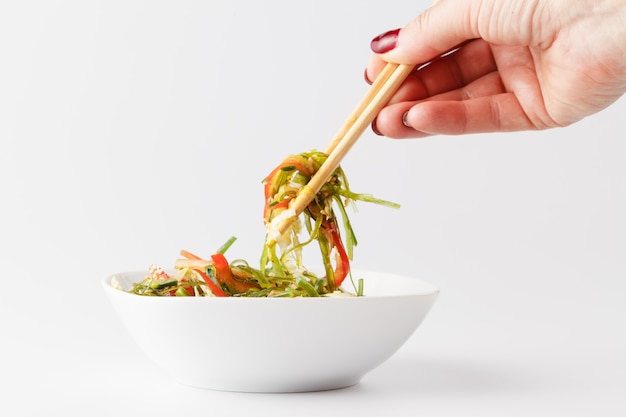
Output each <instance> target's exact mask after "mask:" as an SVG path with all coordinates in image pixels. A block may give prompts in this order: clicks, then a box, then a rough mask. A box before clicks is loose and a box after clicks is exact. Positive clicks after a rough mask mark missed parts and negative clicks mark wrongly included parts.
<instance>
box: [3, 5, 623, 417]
mask: <svg viewBox="0 0 626 417" xmlns="http://www.w3.org/2000/svg"><path fill="white" fill-rule="evenodd" d="M0 4H1V5H0V141H1V142H0V143H1V148H0V187H1V188H0V193H1V194H0V195H1V198H2V200H1V201H2V204H1V205H0V267H1V268H0V270H1V271H2V285H1V288H2V292H3V294H2V296H1V299H0V320H1V324H2V327H1V332H2V336H1V344H0V350H1V352H0V353H1V355H0V366H1V369H0V398H1V401H0V407H4V408H5V409H6V410H9V412H8V413H6V414H5V413H4V412H2V414H3V415H11V416H38V415H46V416H47V415H51V414H52V413H54V412H59V413H61V412H64V413H67V414H74V413H75V414H77V415H78V414H80V415H85V414H86V413H88V415H93V416H105V415H116V416H121V415H144V414H145V415H148V414H151V415H183V414H184V415H189V416H191V415H208V414H210V413H213V412H218V414H217V415H220V416H231V415H232V416H240V415H251V413H254V415H272V416H279V415H294V413H295V415H319V414H320V413H336V414H337V415H341V414H344V415H345V414H346V413H348V414H349V415H373V416H374V415H376V416H378V415H396V416H397V415H428V416H459V415H463V416H474V415H476V416H478V415H480V416H485V415H506V416H528V415H533V416H590V415H594V416H623V415H625V414H626V395H625V394H626V355H625V354H624V352H626V339H625V338H624V332H625V331H624V329H625V325H626V302H625V299H626V279H625V278H626V259H625V256H624V255H625V254H626V220H625V216H624V213H626V118H625V115H626V101H625V99H624V98H622V99H621V100H620V101H618V102H617V103H616V104H615V105H613V106H612V107H610V108H609V109H607V110H606V111H604V112H602V113H600V114H597V115H594V116H591V117H589V118H587V119H585V120H583V121H582V122H580V123H578V124H576V125H574V126H571V127H568V128H563V129H557V130H550V131H543V132H530V133H516V134H492V135H475V136H465V137H436V138H429V139H422V140H407V141H393V140H389V139H385V138H381V137H378V136H376V135H374V134H373V133H372V132H370V131H368V132H366V133H365V134H364V135H363V137H362V138H361V139H360V141H359V142H358V143H357V144H356V145H355V147H354V148H353V150H352V152H351V153H350V154H349V155H348V156H347V157H346V159H345V161H344V163H343V166H344V169H345V170H346V172H347V175H348V178H349V179H350V180H351V186H352V188H353V189H354V190H355V191H357V192H368V193H372V194H374V195H376V196H378V197H381V198H385V199H389V200H393V201H396V202H398V203H400V204H402V208H401V209H400V210H399V211H395V210H391V209H386V208H382V207H379V206H369V205H364V204H360V205H359V206H358V207H359V211H358V213H354V214H352V221H353V224H354V227H355V230H356V232H357V237H358V238H359V243H360V244H359V246H358V247H357V250H356V254H355V259H354V266H355V267H357V268H359V269H375V270H388V271H392V272H396V273H402V274H409V275H414V276H417V277H420V278H422V279H424V280H427V281H430V282H432V283H433V284H435V285H437V286H438V287H439V288H440V289H441V294H440V297H439V299H438V301H437V303H436V304H435V307H434V308H433V310H432V312H431V314H430V315H429V316H428V317H427V319H426V320H425V322H424V323H423V325H422V326H421V327H420V328H419V329H418V331H417V332H416V333H415V334H414V336H413V337H412V338H411V339H410V340H409V342H407V344H406V345H405V346H403V347H402V349H401V350H400V351H399V352H398V353H397V354H396V355H395V356H394V357H393V358H392V359H390V360H389V361H388V362H386V363H385V364H383V365H382V366H380V367H379V368H377V369H376V370H374V371H372V372H371V373H369V374H368V375H366V377H365V378H364V379H363V380H362V381H361V383H360V384H358V385H356V386H355V387H352V388H349V389H344V390H338V391H331V392H323V393H310V394H289V395H260V394H237V393H220V392H212V391H204V390H199V389H194V388H189V387H185V386H182V385H180V384H178V383H176V382H174V381H172V380H171V379H170V378H169V376H168V375H164V374H163V373H161V371H160V370H159V369H156V368H155V367H154V366H153V364H152V363H151V362H148V361H147V359H145V358H144V357H143V355H142V353H141V352H140V351H139V350H138V348H137V347H136V346H135V345H134V342H133V341H132V339H131V338H130V336H129V335H128V334H127V333H126V331H125V329H124V328H123V327H122V324H121V322H120V321H119V320H118V319H117V317H115V316H114V313H113V310H112V308H111V306H110V305H109V303H108V301H107V300H106V298H105V297H104V292H103V291H102V288H101V280H102V279H103V278H104V277H105V276H107V275H109V274H112V273H115V272H118V271H123V270H129V269H142V268H147V266H148V265H149V264H151V263H153V262H156V263H159V264H162V265H164V266H169V265H170V263H171V262H173V261H174V259H175V258H176V257H177V256H178V252H179V250H180V249H183V248H184V249H188V250H190V251H193V252H198V253H203V254H208V253H210V252H211V251H212V250H214V249H216V248H217V247H219V246H220V245H221V244H222V243H223V242H224V241H225V240H226V239H227V238H228V237H229V236H231V235H235V236H237V237H238V240H237V242H236V244H235V245H234V246H233V247H232V248H231V249H230V251H229V252H230V253H232V254H233V256H237V257H242V258H247V259H249V260H251V261H254V260H255V259H257V258H258V256H259V254H260V249H261V245H262V242H263V238H264V231H263V225H262V221H261V217H262V188H261V180H262V179H263V177H264V176H265V175H266V174H267V173H268V172H269V171H270V170H271V169H272V168H273V167H274V166H275V165H276V164H277V163H278V162H280V160H282V158H283V157H285V156H287V155H288V154H290V153H299V152H301V151H305V150H309V149H313V148H317V149H322V148H324V146H325V145H326V143H327V142H328V141H329V140H330V138H331V137H332V135H333V134H334V133H335V131H336V130H337V129H338V128H339V126H340V125H341V124H342V123H343V121H344V119H345V118H346V117H347V116H348V114H349V113H350V112H351V111H352V108H353V107H354V106H355V105H356V103H357V102H358V101H359V100H360V99H361V97H362V95H363V94H364V93H365V91H366V89H367V85H366V84H365V82H364V81H363V71H364V69H365V65H366V62H367V59H368V58H369V56H370V51H369V41H370V39H371V38H373V37H374V36H376V35H378V34H379V33H381V32H384V31H386V30H388V29H392V28H395V27H399V26H401V25H403V24H404V23H406V22H407V21H408V20H409V19H411V18H412V17H413V16H415V15H417V14H418V13H419V12H420V11H421V10H423V9H424V8H425V7H427V6H428V4H429V2H428V1H419V0H413V1H408V0H392V1H380V0H379V1H364V0H336V1H315V2H314V1H309V2H294V1H291V2H290V1H279V0H273V1H263V2H261V1H253V0H235V1H229V2H226V1H220V0H218V1H212V2H207V1H147V0H146V1H138V0H130V1H100V2H98V1H3V2H2V3H0ZM572 88H578V87H577V86H575V85H573V86H572ZM174 354H175V353H174Z"/></svg>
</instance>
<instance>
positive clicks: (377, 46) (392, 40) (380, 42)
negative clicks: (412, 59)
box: [370, 29, 400, 54]
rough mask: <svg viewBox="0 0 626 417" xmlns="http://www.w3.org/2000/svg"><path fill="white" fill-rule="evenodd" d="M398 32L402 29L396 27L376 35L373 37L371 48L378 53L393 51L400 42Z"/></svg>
mask: <svg viewBox="0 0 626 417" xmlns="http://www.w3.org/2000/svg"><path fill="white" fill-rule="evenodd" d="M398 33H400V29H394V30H390V31H389V32H385V33H383V34H382V35H378V36H376V37H375V38H374V39H372V42H371V43H370V48H372V51H374V53H376V54H384V53H385V52H389V51H391V50H392V49H393V48H395V47H396V45H397V44H398Z"/></svg>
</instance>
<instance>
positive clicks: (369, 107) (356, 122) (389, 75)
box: [268, 63, 415, 244]
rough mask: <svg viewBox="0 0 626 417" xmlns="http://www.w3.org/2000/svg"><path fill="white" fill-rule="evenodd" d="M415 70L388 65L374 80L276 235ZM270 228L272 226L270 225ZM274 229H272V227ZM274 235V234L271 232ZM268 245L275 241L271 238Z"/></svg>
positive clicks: (299, 193)
mask: <svg viewBox="0 0 626 417" xmlns="http://www.w3.org/2000/svg"><path fill="white" fill-rule="evenodd" d="M414 69H415V66H414V65H406V64H394V63H387V65H386V66H385V67H384V68H383V70H382V71H381V72H380V74H379V75H378V77H376V80H374V82H373V83H372V85H371V87H370V88H369V90H368V91H367V93H366V94H365V97H363V99H362V100H361V102H359V104H358V105H357V107H356V108H355V109H354V111H353V112H352V114H351V115H350V116H349V117H348V119H347V120H346V122H345V123H344V125H343V126H342V127H341V129H340V130H339V132H337V134H336V135H335V137H334V138H333V140H332V141H331V142H330V143H329V144H328V146H327V148H326V150H325V153H326V154H328V158H327V159H326V161H324V163H323V164H322V166H321V167H320V169H319V170H318V171H317V172H316V173H315V175H313V177H311V180H310V181H309V182H308V183H307V184H306V185H305V186H304V187H303V188H302V189H301V190H300V191H299V192H298V195H297V196H296V198H295V199H294V200H293V201H292V202H291V205H290V206H289V208H290V209H292V210H293V212H292V215H291V216H290V217H287V218H282V219H280V220H279V223H278V224H277V225H276V228H275V229H274V230H275V231H276V232H277V233H279V236H282V234H283V233H285V231H286V230H287V229H288V228H289V226H290V225H291V224H292V223H293V222H294V221H295V220H296V219H297V218H298V216H299V215H300V214H301V213H302V212H303V211H304V209H306V207H307V206H308V205H309V204H310V203H311V201H313V199H314V198H315V195H316V194H317V193H318V192H319V190H320V189H321V188H322V186H323V185H324V184H325V183H326V182H327V181H328V179H329V178H330V177H331V175H332V174H333V172H334V171H335V169H337V167H338V166H339V164H340V162H341V160H342V159H343V158H344V157H345V156H346V154H347V153H348V151H349V150H350V148H352V145H354V144H355V143H356V141H357V140H358V139H359V137H360V136H361V135H362V134H363V132H364V131H365V129H367V127H368V126H369V125H370V124H371V123H372V121H373V120H374V118H376V115H377V114H378V112H379V111H380V110H381V109H382V108H383V107H384V106H385V104H387V102H388V101H389V99H390V98H391V96H392V95H393V93H395V92H396V90H397V89H398V88H399V87H400V85H401V84H402V82H403V81H404V80H405V79H406V77H407V76H408V75H409V74H410V73H411V71H413V70H414ZM272 226H273V225H272ZM272 229H273V227H272ZM273 234H274V233H273ZM268 243H270V244H272V243H275V242H274V238H272V236H270V239H269V241H268Z"/></svg>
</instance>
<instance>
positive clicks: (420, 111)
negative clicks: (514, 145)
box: [366, 0, 626, 138]
mask: <svg viewBox="0 0 626 417" xmlns="http://www.w3.org/2000/svg"><path fill="white" fill-rule="evenodd" d="M625 22H626V0H552V1H549V0H509V1H506V2H504V1H498V0H441V1H439V2H438V3H437V4H435V5H434V6H432V7H431V8H429V9H428V10H426V11H425V12H423V13H422V14H421V15H419V16H418V17H417V18H415V19H414V20H413V21H411V22H409V23H408V24H407V25H406V26H405V27H404V28H402V29H400V30H397V31H390V32H387V33H385V34H383V35H381V36H379V37H377V38H375V39H374V40H373V41H372V45H371V46H372V50H373V51H374V52H375V55H373V56H372V58H371V60H370V62H369V64H368V67H367V69H366V79H368V80H373V79H375V77H376V76H377V75H378V73H379V72H380V71H381V70H382V68H383V67H384V65H385V63H386V61H389V62H397V63H403V64H415V65H418V66H419V64H420V63H424V62H430V63H429V64H428V65H426V66H424V67H422V68H420V69H419V70H417V71H415V72H413V73H412V74H411V75H409V77H408V78H407V80H406V81H405V82H404V84H403V85H402V86H401V87H400V89H399V90H398V92H397V93H396V94H395V95H394V96H393V97H392V99H391V100H390V102H389V103H388V104H387V106H386V107H384V108H383V109H382V110H381V111H380V112H379V114H378V116H377V118H376V120H375V121H374V123H373V124H372V128H373V130H374V131H375V132H376V133H378V134H381V135H385V136H388V137H391V138H410V137H424V136H429V135H435V134H449V135H455V134H466V133H484V132H506V131H520V130H536V129H547V128H552V127H559V126H567V125H570V124H572V123H574V122H576V121H579V120H581V119H582V118H584V117H586V116H589V115H591V114H593V113H596V112H598V111H600V110H602V109H604V108H606V107H607V106H609V105H610V104H611V103H613V102H615V101H616V100H617V99H618V98H619V97H620V96H622V95H623V94H624V92H625V91H626V23H625ZM459 45H460V46H459ZM455 48H457V49H456V50H454V49H455ZM450 50H454V52H452V53H449V54H447V55H446V52H447V51H450ZM442 55H443V56H442Z"/></svg>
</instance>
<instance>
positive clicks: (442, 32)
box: [371, 0, 522, 64]
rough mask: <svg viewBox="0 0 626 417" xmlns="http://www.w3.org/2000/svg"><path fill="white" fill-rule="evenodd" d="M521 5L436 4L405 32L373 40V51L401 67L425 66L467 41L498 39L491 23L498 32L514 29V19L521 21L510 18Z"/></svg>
mask: <svg viewBox="0 0 626 417" xmlns="http://www.w3.org/2000/svg"><path fill="white" fill-rule="evenodd" d="M502 3H504V5H502ZM520 3H522V2H519V1H511V2H508V1H507V2H502V1H497V0H440V1H436V2H435V4H434V5H432V6H431V7H430V8H428V9H426V10H425V11H424V12H422V13H421V14H420V15H419V16H417V17H416V18H415V19H413V20H412V21H410V22H409V23H408V24H407V25H406V26H404V27H403V28H402V29H396V30H392V31H389V32H386V33H383V34H382V35H379V36H377V37H376V38H374V40H372V43H371V48H372V51H373V52H374V53H376V54H379V55H380V57H381V58H382V59H384V60H385V61H389V62H395V63H399V64H421V63H425V62H428V61H430V60H431V59H433V58H435V57H437V56H440V55H441V54H444V53H446V52H448V51H450V50H452V49H454V48H455V47H457V46H458V45H460V44H462V43H463V42H465V41H467V40H470V39H475V38H480V37H485V36H489V37H492V38H497V34H494V33H488V31H489V30H490V23H492V24H495V30H497V28H498V27H500V28H501V27H503V25H504V27H506V29H507V30H510V29H511V25H513V24H515V22H514V20H515V18H518V17H515V18H512V17H511V16H519V14H517V13H515V9H516V8H519V4H520ZM504 9H506V10H504ZM507 14H508V15H509V16H507ZM498 16H503V17H505V19H507V20H510V23H506V22H503V21H500V20H498ZM517 24H518V25H519V22H517ZM492 30H493V29H492ZM492 40H496V39H492Z"/></svg>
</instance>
